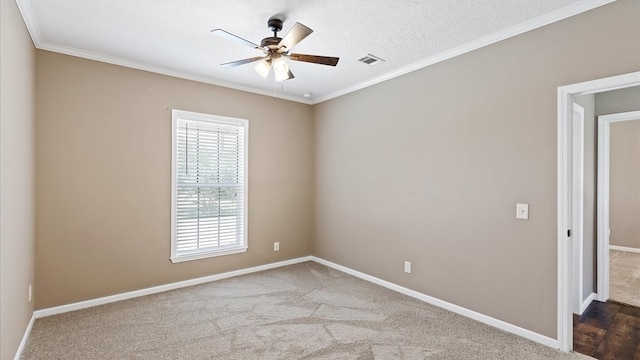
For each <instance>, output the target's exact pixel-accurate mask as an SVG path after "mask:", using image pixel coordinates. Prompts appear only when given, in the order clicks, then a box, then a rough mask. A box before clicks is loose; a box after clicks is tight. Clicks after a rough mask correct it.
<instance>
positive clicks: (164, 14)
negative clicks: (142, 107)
mask: <svg viewBox="0 0 640 360" xmlns="http://www.w3.org/2000/svg"><path fill="white" fill-rule="evenodd" d="M16 1H17V3H18V6H19V7H20V10H21V12H22V14H23V17H24V19H25V22H26V23H27V27H28V28H29V32H30V33H31V36H32V38H33V40H34V43H35V45H36V47H38V48H40V49H45V50H51V51H55V52H60V53H64V54H70V55H75V56H80V57H84V58H89V59H94V60H99V61H105V62H109V63H114V64H119V65H124V66H129V67H133V68H137V69H143V70H149V71H153V72H158V73H162V74H167V75H173V76H177V77H182V78H187V79H192V80H197V81H202V82H207V83H211V84H216V85H222V86H226V87H231V88H235V89H241V90H246V91H250V92H255V93H260V94H266V95H270V96H273V95H274V94H275V96H278V97H281V98H285V99H290V100H294V101H299V102H303V103H309V104H314V103H318V102H321V101H324V100H327V99H330V98H333V97H336V96H340V95H343V94H346V93H349V92H351V91H355V90H357V89H360V88H364V87H366V86H369V85H372V84H375V83H378V82H380V81H384V80H387V79H389V78H393V77H395V76H398V75H401V74H404V73H407V72H409V71H412V70H416V69H419V68H421V67H424V66H427V65H430V64H433V63H435V62H438V61H442V60H443V59H447V58H450V57H452V56H456V55H459V54H461V53H464V52H468V51H470V50H473V49H476V48H479V47H481V46H485V45H487V44H491V43H494V42H496V41H499V40H502V39H505V38H508V37H510V36H514V35H517V34H520V33H522V32H525V31H529V30H531V29H534V28H537V27H540V26H543V25H546V24H549V23H551V22H554V21H558V20H561V19H563V18H566V17H569V16H573V15H575V14H578V13H581V12H583V11H586V10H589V9H592V8H594V7H597V6H601V5H603V4H606V3H609V2H611V1H612V0H535V1H531V0H473V1H469V0H428V1H427V0H367V1H363V0H323V1H318V0H244V1H238V0H236V1H232V0H16ZM275 14H280V15H282V16H283V17H284V19H285V23H284V29H283V31H282V32H281V33H280V34H279V35H280V37H283V36H284V35H285V34H286V32H287V31H288V30H289V28H290V27H291V26H292V25H293V24H294V23H295V22H300V23H302V24H305V25H306V26H308V27H310V28H312V29H313V30H314V32H313V34H311V35H310V36H309V37H307V38H306V39H304V40H303V41H302V42H301V43H300V44H298V45H297V46H296V47H295V48H294V51H295V52H297V53H306V54H313V55H325V56H337V57H340V62H339V63H338V65H337V66H336V67H335V68H334V67H330V66H324V65H316V64H308V63H302V62H293V61H291V62H290V68H291V70H292V71H293V73H294V74H295V76H296V77H295V79H292V80H288V81H284V82H278V83H276V82H274V80H273V77H270V78H267V79H263V78H262V77H260V76H259V75H258V74H257V73H256V72H255V71H254V70H253V67H254V65H253V64H247V65H243V66H240V67H236V68H233V69H225V68H222V67H220V64H221V63H224V62H229V61H234V60H238V59H243V58H248V57H253V56H259V55H260V53H259V52H258V51H257V50H255V49H251V48H248V47H244V46H242V45H239V44H237V43H235V42H231V41H229V40H226V39H223V38H221V37H218V36H215V35H213V34H211V33H210V30H212V29H216V28H221V29H224V30H226V31H228V32H231V33H233V34H236V35H238V36H240V37H243V38H245V39H247V40H250V41H252V42H254V43H258V44H259V43H260V40H261V39H262V38H264V37H267V36H272V33H271V32H270V30H269V29H268V28H267V24H266V23H267V20H268V19H269V18H270V17H271V16H273V15H275ZM368 53H370V54H373V55H376V56H379V57H381V58H383V59H384V60H386V61H385V62H381V63H379V64H378V65H375V66H369V65H365V64H363V63H360V62H358V61H357V59H359V58H360V57H362V56H365V55H367V54H368ZM305 93H310V94H313V95H312V97H311V98H305V97H304V94H305Z"/></svg>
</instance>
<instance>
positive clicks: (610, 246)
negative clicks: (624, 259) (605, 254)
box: [609, 245, 640, 253]
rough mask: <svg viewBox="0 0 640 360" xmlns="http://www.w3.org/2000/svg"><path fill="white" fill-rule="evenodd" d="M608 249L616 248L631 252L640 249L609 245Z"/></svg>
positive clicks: (639, 250) (637, 251)
mask: <svg viewBox="0 0 640 360" xmlns="http://www.w3.org/2000/svg"><path fill="white" fill-rule="evenodd" d="M609 249H611V250H618V251H626V252H632V253H640V249H638V248H632V247H625V246H616V245H609Z"/></svg>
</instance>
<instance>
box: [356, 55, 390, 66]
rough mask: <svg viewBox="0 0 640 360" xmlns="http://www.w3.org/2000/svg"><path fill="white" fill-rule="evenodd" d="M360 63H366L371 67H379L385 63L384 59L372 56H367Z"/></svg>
mask: <svg viewBox="0 0 640 360" xmlns="http://www.w3.org/2000/svg"><path fill="white" fill-rule="evenodd" d="M358 61H360V62H362V63H365V64H367V65H369V66H373V65H378V64H379V63H380V62H384V59H382V58H380V57H377V56H375V55H372V54H367V55H366V56H363V57H361V58H360V59H358Z"/></svg>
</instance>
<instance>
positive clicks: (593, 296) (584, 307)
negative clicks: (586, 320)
mask: <svg viewBox="0 0 640 360" xmlns="http://www.w3.org/2000/svg"><path fill="white" fill-rule="evenodd" d="M596 296H597V295H596V293H591V294H589V296H587V298H586V299H584V301H583V302H582V304H580V313H579V314H578V315H582V314H583V313H584V311H585V310H587V308H588V307H589V305H591V302H592V301H593V300H595V299H596Z"/></svg>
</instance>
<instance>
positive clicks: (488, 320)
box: [311, 256, 560, 349]
mask: <svg viewBox="0 0 640 360" xmlns="http://www.w3.org/2000/svg"><path fill="white" fill-rule="evenodd" d="M311 258H312V259H313V261H315V262H317V263H319V264H322V265H325V266H328V267H330V268H333V269H336V270H338V271H342V272H344V273H347V274H350V275H353V276H355V277H358V278H360V279H362V280H366V281H369V282H372V283H374V284H377V285H380V286H382V287H385V288H387V289H390V290H393V291H396V292H399V293H401V294H404V295H408V296H411V297H413V298H416V299H418V300H421V301H424V302H426V303H429V304H431V305H435V306H437V307H440V308H443V309H445V310H449V311H451V312H454V313H456V314H460V315H462V316H465V317H468V318H471V319H473V320H476V321H479V322H481V323H485V324H487V325H489V326H493V327H495V328H498V329H501V330H504V331H507V332H510V333H512V334H515V335H518V336H522V337H523V338H526V339H529V340H531V341H535V342H537V343H540V344H543V345H546V346H549V347H552V348H554V349H559V348H560V343H559V342H558V340H556V339H552V338H550V337H548V336H545V335H542V334H538V333H536V332H533V331H531V330H527V329H524V328H521V327H519V326H516V325H513V324H510V323H508V322H505V321H502V320H498V319H496V318H492V317H490V316H487V315H484V314H481V313H479V312H475V311H473V310H469V309H467V308H464V307H462V306H458V305H455V304H452V303H449V302H446V301H444V300H440V299H437V298H434V297H432V296H429V295H425V294H423V293H420V292H417V291H414V290H411V289H408V288H405V287H403V286H400V285H396V284H394V283H391V282H389V281H386V280H382V279H379V278H377V277H374V276H371V275H367V274H365V273H362V272H359V271H357V270H353V269H350V268H348V267H346V266H342V265H338V264H335V263H332V262H330V261H327V260H324V259H321V258H318V257H315V256H312V257H311Z"/></svg>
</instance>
